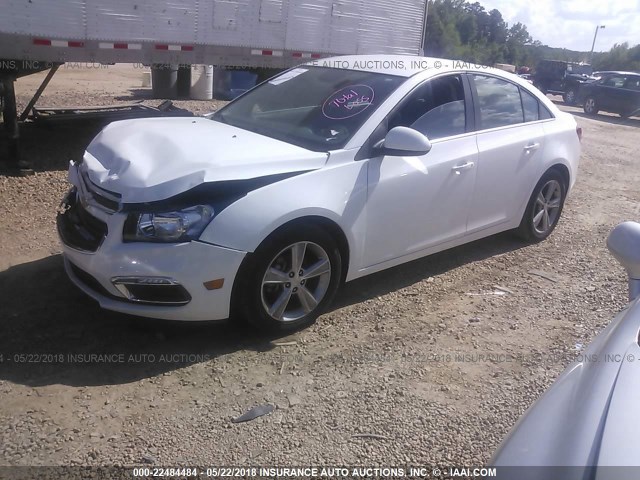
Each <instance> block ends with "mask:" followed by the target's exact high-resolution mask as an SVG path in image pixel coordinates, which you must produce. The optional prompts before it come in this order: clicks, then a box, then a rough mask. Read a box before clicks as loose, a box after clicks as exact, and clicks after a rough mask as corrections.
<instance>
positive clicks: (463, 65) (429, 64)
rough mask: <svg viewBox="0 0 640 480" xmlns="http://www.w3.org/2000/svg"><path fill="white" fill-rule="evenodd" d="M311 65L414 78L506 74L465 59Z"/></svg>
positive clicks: (369, 59)
mask: <svg viewBox="0 0 640 480" xmlns="http://www.w3.org/2000/svg"><path fill="white" fill-rule="evenodd" d="M305 65H307V66H316V67H329V68H342V69H345V70H357V71H362V72H372V73H386V74H387V75H396V76H400V77H412V76H413V75H416V74H418V73H423V72H431V74H432V75H435V74H437V73H439V72H453V71H461V70H475V71H482V72H491V73H495V74H498V75H500V76H506V75H504V74H505V73H506V72H504V71H503V70H499V69H497V68H492V67H487V66H483V65H477V64H474V63H470V62H464V61H462V60H449V59H446V58H434V57H420V56H416V55H343V56H339V57H327V58H320V59H317V60H313V61H311V62H308V63H306V64H305Z"/></svg>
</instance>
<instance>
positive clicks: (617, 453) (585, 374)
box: [492, 299, 640, 480]
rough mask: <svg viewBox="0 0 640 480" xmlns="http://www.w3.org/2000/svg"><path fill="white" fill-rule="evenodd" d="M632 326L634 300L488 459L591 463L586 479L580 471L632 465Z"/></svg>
mask: <svg viewBox="0 0 640 480" xmlns="http://www.w3.org/2000/svg"><path fill="white" fill-rule="evenodd" d="M639 331H640V299H636V300H634V301H632V302H631V304H630V306H629V307H628V308H627V309H625V310H624V311H622V312H621V313H620V314H619V315H618V316H617V317H616V318H615V319H614V320H613V321H612V322H611V324H610V325H609V326H608V327H607V328H606V329H605V330H604V331H603V332H602V333H601V334H600V335H598V336H597V337H596V339H595V340H594V341H593V343H592V344H591V345H590V346H589V348H587V349H586V350H585V351H584V353H583V354H582V360H583V361H581V362H578V363H575V364H573V365H572V366H570V367H569V368H568V369H567V370H566V371H565V372H564V373H563V374H562V375H561V376H560V377H559V378H558V380H557V381H556V382H555V383H554V384H553V386H552V387H551V388H550V389H549V390H548V391H547V392H546V393H545V394H544V395H543V396H542V397H541V398H540V399H539V400H538V401H537V402H536V403H535V404H534V405H533V406H532V407H531V408H530V409H529V410H528V411H527V412H526V413H525V414H524V416H523V417H522V418H521V419H520V420H519V422H518V423H517V424H516V426H515V427H514V428H513V430H512V431H511V433H510V434H509V436H508V437H507V438H506V439H505V440H504V442H503V443H502V445H501V447H500V448H499V449H498V451H497V452H496V454H495V455H494V458H493V460H492V464H493V465H495V466H518V467H522V466H596V465H597V470H596V473H595V475H594V476H593V477H591V476H590V475H589V474H587V477H588V478H594V479H595V480H600V479H608V478H611V475H614V476H617V477H618V478H620V476H621V471H619V470H610V469H607V468H602V467H613V466H618V467H620V466H640V446H639V444H638V441H637V438H638V432H640V408H639V407H638V400H639V399H640V347H639V346H638V332H639ZM507 472H509V470H507V471H505V472H504V473H507ZM512 473H514V474H515V475H516V476H517V478H518V479H519V480H525V479H529V478H540V474H541V471H540V470H536V469H516V470H513V471H512ZM546 473H547V474H549V473H550V471H547V472H546ZM636 473H637V471H636ZM563 476H564V477H565V478H567V479H573V478H583V474H581V473H580V469H577V470H576V469H574V470H568V471H565V472H564V474H563ZM500 478H511V477H510V476H509V475H504V476H503V477H500ZM514 478H515V477H514Z"/></svg>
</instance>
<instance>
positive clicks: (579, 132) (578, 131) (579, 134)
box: [576, 127, 582, 141]
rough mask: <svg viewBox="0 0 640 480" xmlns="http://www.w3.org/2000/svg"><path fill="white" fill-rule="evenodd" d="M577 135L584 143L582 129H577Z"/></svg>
mask: <svg viewBox="0 0 640 480" xmlns="http://www.w3.org/2000/svg"><path fill="white" fill-rule="evenodd" d="M576 133H577V134H578V140H580V141H582V128H581V127H576Z"/></svg>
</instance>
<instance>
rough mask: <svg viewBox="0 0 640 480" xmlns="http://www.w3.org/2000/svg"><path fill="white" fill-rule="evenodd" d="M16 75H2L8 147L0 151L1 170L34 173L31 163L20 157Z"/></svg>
mask: <svg viewBox="0 0 640 480" xmlns="http://www.w3.org/2000/svg"><path fill="white" fill-rule="evenodd" d="M15 80H16V79H15V77H14V76H9V75H4V76H2V77H0V98H1V99H2V102H0V103H2V107H3V108H2V118H3V124H4V133H5V138H6V144H7V148H6V151H5V152H1V151H0V170H1V171H2V173H5V174H9V175H19V176H24V175H32V174H33V170H32V169H31V165H30V164H29V163H28V162H27V161H25V160H22V159H20V129H19V127H18V110H17V106H16V92H15V89H14V82H15Z"/></svg>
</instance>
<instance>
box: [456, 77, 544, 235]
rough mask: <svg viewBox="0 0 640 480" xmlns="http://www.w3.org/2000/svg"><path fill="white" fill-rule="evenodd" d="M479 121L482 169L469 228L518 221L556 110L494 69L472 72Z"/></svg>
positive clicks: (479, 228)
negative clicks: (545, 123) (546, 123)
mask: <svg viewBox="0 0 640 480" xmlns="http://www.w3.org/2000/svg"><path fill="white" fill-rule="evenodd" d="M470 77H471V79H472V80H473V81H472V91H473V94H474V104H475V113H476V125H477V126H478V133H477V137H476V138H477V142H478V171H477V173H476V188H475V191H474V195H473V199H472V201H471V204H470V211H469V219H468V223H467V232H468V233H473V232H474V231H478V230H482V229H485V228H488V227H492V226H495V225H499V224H502V223H506V222H509V221H511V220H514V219H515V217H516V216H517V215H519V214H520V212H521V211H522V209H523V205H525V204H526V202H527V201H528V199H529V196H530V195H531V192H532V190H533V187H534V186H535V184H536V183H537V181H538V179H539V178H540V176H541V175H542V173H543V172H542V171H541V170H542V167H541V164H542V162H540V159H541V157H542V155H543V151H544V146H545V145H544V144H545V137H544V128H543V126H542V122H541V121H540V120H544V119H546V118H551V114H550V113H549V112H548V111H547V110H546V108H545V107H544V106H543V105H542V104H540V102H538V100H537V99H536V98H535V97H534V96H533V95H532V94H530V93H528V92H527V91H526V90H525V89H524V88H522V87H520V86H519V85H516V84H514V83H511V82H509V81H507V80H504V79H503V78H499V77H497V76H492V75H490V74H472V75H470Z"/></svg>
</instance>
